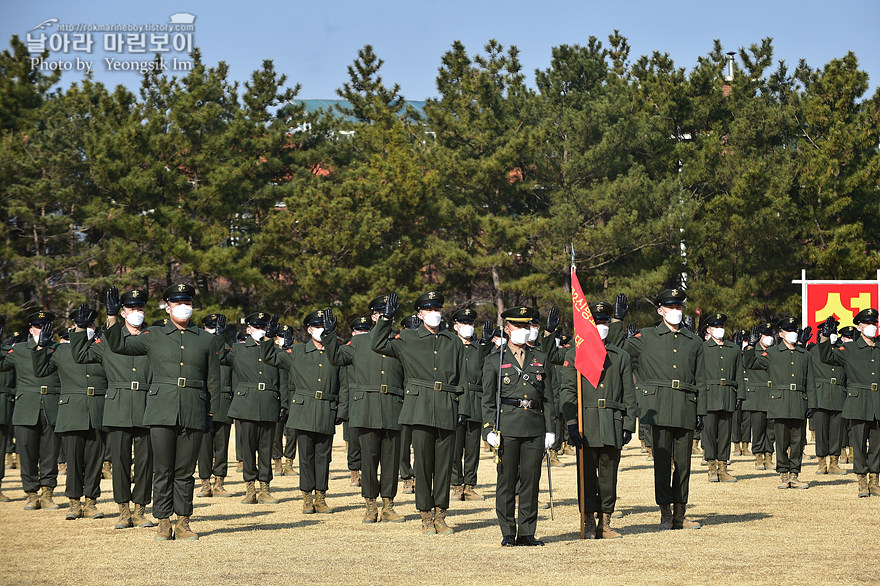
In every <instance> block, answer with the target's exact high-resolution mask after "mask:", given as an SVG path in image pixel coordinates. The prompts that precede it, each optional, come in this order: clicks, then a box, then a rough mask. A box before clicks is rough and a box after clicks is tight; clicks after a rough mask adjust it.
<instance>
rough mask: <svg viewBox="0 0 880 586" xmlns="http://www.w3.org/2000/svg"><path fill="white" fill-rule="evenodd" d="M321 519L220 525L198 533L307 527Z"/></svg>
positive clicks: (215, 533) (209, 533)
mask: <svg viewBox="0 0 880 586" xmlns="http://www.w3.org/2000/svg"><path fill="white" fill-rule="evenodd" d="M321 523H322V521H318V520H314V521H313V520H306V521H294V522H292V523H267V524H264V525H259V524H252V525H242V526H238V527H221V528H220V529H214V530H213V531H204V532H201V533H199V535H200V536H201V537H205V536H207V535H221V534H223V533H241V532H244V531H274V530H276V529H296V528H301V527H308V526H310V525H320V524H321Z"/></svg>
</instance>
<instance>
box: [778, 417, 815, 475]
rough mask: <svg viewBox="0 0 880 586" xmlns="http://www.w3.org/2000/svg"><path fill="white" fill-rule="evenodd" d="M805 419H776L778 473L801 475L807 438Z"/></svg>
mask: <svg viewBox="0 0 880 586" xmlns="http://www.w3.org/2000/svg"><path fill="white" fill-rule="evenodd" d="M806 431H807V422H806V421H804V420H803V419H774V420H773V432H774V433H775V434H776V471H777V472H779V473H782V472H790V473H794V474H800V472H801V461H802V460H803V457H804V445H805V443H806V436H807V433H806Z"/></svg>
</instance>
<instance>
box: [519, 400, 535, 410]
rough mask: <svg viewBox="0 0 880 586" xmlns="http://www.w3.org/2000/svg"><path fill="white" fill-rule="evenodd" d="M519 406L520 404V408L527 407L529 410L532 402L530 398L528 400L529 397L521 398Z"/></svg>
mask: <svg viewBox="0 0 880 586" xmlns="http://www.w3.org/2000/svg"><path fill="white" fill-rule="evenodd" d="M519 406H520V408H522V409H525V410H526V411H528V410H529V407H531V406H532V402H531V401H530V400H528V399H520V400H519Z"/></svg>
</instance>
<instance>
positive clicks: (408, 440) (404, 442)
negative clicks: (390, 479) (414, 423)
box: [400, 425, 415, 480]
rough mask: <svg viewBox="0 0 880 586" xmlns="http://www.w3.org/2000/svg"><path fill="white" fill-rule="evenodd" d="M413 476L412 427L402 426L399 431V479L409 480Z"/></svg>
mask: <svg viewBox="0 0 880 586" xmlns="http://www.w3.org/2000/svg"><path fill="white" fill-rule="evenodd" d="M414 476H415V474H414V473H413V467H412V427H410V426H409V425H404V426H403V427H402V428H401V430H400V479H401V480H410V479H412V478H413V477H414Z"/></svg>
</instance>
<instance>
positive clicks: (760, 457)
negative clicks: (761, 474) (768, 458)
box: [755, 454, 767, 470]
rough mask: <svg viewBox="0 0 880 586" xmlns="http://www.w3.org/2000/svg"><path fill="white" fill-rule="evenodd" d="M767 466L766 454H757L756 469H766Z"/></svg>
mask: <svg viewBox="0 0 880 586" xmlns="http://www.w3.org/2000/svg"><path fill="white" fill-rule="evenodd" d="M766 469H767V466H765V465H764V455H763V454H755V470H766Z"/></svg>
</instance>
